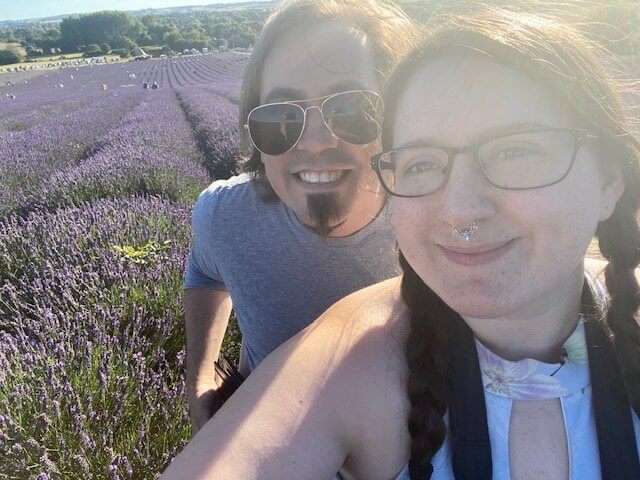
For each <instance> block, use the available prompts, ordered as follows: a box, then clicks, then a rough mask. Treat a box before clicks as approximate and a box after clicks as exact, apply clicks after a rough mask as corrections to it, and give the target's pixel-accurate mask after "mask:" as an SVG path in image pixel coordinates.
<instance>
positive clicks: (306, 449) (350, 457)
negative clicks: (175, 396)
mask: <svg viewBox="0 0 640 480" xmlns="http://www.w3.org/2000/svg"><path fill="white" fill-rule="evenodd" d="M393 280H395V281H396V283H397V280H396V279H393ZM384 283H385V284H386V285H385V284H379V285H382V286H374V287H370V288H369V289H366V290H364V291H361V292H356V293H355V294H353V295H350V296H349V297H347V298H346V299H343V300H342V301H340V302H339V303H338V304H336V305H334V306H332V307H331V308H330V309H329V310H328V311H327V312H325V314H324V315H323V316H322V317H321V318H320V319H318V320H317V321H316V322H314V323H313V324H312V325H310V326H309V327H307V328H306V329H304V330H303V331H301V332H300V333H298V334H297V335H296V336H294V337H293V338H291V339H290V340H288V341H287V342H285V343H284V344H283V345H281V346H280V347H279V348H277V349H276V350H275V351H274V352H272V353H271V354H270V355H268V356H267V358H265V359H264V360H263V362H262V363H261V364H260V365H259V366H258V368H257V369H255V370H254V371H253V372H252V373H251V375H250V376H249V377H248V378H247V380H246V381H245V382H244V383H243V384H242V386H241V387H240V388H239V390H238V391H237V392H236V393H235V394H234V395H233V397H232V398H231V399H230V400H229V401H228V402H227V403H225V404H224V405H223V407H222V408H221V409H220V410H219V411H218V412H217V413H216V415H215V416H214V417H213V418H212V419H211V420H209V422H207V424H206V425H205V426H204V427H203V428H202V429H201V430H200V431H199V432H198V434H197V435H196V436H195V437H194V438H193V439H192V440H191V442H190V443H189V444H188V445H187V446H186V447H185V448H184V450H183V451H182V452H181V453H180V454H179V455H178V456H177V457H176V458H175V459H174V461H173V462H172V463H171V465H170V466H169V468H168V469H167V470H166V472H165V473H164V474H163V476H162V477H161V478H162V480H177V479H184V480H187V479H189V480H198V479H199V480H205V479H207V480H209V479H216V480H232V479H233V480H235V479H238V478H241V479H243V480H282V479H283V478H287V479H289V478H291V479H305V480H326V479H328V478H331V477H332V476H333V475H334V474H335V473H336V472H337V471H338V469H340V468H341V466H342V467H343V468H345V469H346V471H348V472H349V473H350V474H352V475H353V477H354V478H367V479H383V478H392V477H393V475H394V474H395V475H397V472H399V471H400V469H402V467H403V465H404V464H405V463H406V458H405V457H406V456H405V453H406V451H408V447H409V443H408V438H409V436H408V433H407V434H405V431H406V420H405V418H406V415H405V413H404V408H405V407H404V402H405V395H404V393H403V392H404V386H405V381H404V378H405V376H406V375H405V373H403V372H404V371H403V370H402V368H399V367H398V365H400V366H402V365H404V363H402V360H403V356H402V355H403V351H402V349H401V348H398V345H399V344H396V339H397V340H398V341H403V340H402V338H403V336H402V335H400V334H399V333H398V331H396V329H395V328H392V325H394V324H393V322H390V321H389V319H390V317H391V314H392V311H393V307H394V305H395V303H394V302H393V301H392V295H390V294H391V293H393V292H394V291H395V290H392V287H393V285H394V283H392V282H391V281H388V282H384ZM365 305H366V308H365ZM405 437H406V438H405ZM387 438H391V439H393V440H392V441H391V442H388V441H385V439H387Z"/></svg>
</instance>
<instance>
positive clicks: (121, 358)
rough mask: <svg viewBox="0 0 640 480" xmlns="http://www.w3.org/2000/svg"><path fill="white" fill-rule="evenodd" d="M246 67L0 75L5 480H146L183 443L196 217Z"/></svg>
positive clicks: (212, 59)
mask: <svg viewBox="0 0 640 480" xmlns="http://www.w3.org/2000/svg"><path fill="white" fill-rule="evenodd" d="M245 64H246V57H244V56H241V55H238V54H233V53H228V54H218V53H216V54H211V55H200V56H189V57H181V58H179V59H173V58H166V59H159V60H146V61H143V62H130V63H126V64H113V65H105V66H99V67H98V66H96V67H83V68H78V69H75V68H66V69H61V70H54V71H48V72H44V73H42V74H41V75H39V76H37V77H31V78H21V77H17V76H14V77H11V76H10V75H11V74H2V75H0V452H2V453H0V479H40V480H43V479H89V478H99V479H107V478H111V479H125V478H133V479H147V478H149V479H151V478H157V477H159V475H160V473H161V472H162V471H163V470H164V468H165V467H166V466H167V464H168V463H169V462H170V460H171V459H172V458H173V456H174V455H175V454H177V453H178V452H179V451H180V450H181V449H182V447H183V446H184V445H185V444H186V442H187V441H188V439H189V438H190V434H191V431H190V430H191V428H190V423H189V418H188V407H187V403H186V394H185V385H184V378H183V372H184V358H185V352H184V344H185V338H184V322H183V313H182V306H181V303H182V301H181V294H182V279H183V272H184V268H185V265H186V260H187V255H188V247H189V240H190V219H191V209H192V207H193V204H194V202H195V200H196V198H197V195H198V193H199V192H200V191H202V190H203V189H204V188H205V187H206V186H207V185H208V184H209V183H210V182H211V181H212V180H213V179H214V178H222V177H228V176H229V175H232V174H233V173H234V172H235V170H236V165H235V157H236V155H237V153H238V148H239V142H238V134H237V117H238V108H237V102H238V95H239V91H240V81H241V76H242V73H243V71H244V67H245ZM143 82H146V83H147V85H148V87H149V88H148V89H144V88H143ZM154 83H155V84H156V85H157V88H153V86H154ZM232 338H233V337H232ZM224 348H225V349H226V350H227V351H229V352H232V353H233V352H234V351H236V350H237V345H233V344H232V342H231V343H230V342H229V341H228V340H227V342H226V344H225V346H224Z"/></svg>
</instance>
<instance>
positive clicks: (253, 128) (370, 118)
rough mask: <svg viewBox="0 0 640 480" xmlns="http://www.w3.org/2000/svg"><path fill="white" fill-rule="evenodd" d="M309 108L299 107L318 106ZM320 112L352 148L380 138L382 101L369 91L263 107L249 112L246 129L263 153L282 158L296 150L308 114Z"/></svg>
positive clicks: (329, 127)
mask: <svg viewBox="0 0 640 480" xmlns="http://www.w3.org/2000/svg"><path fill="white" fill-rule="evenodd" d="M320 100H322V103H321V104H320V106H318V105H312V106H309V107H306V108H303V107H301V106H300V105H298V104H299V103H309V102H317V101H320ZM311 108H317V109H319V110H320V112H321V113H322V118H323V120H324V123H325V125H326V126H327V128H328V129H329V130H331V132H332V133H333V134H334V135H335V136H336V137H338V138H340V139H342V140H344V141H345V142H347V143H351V144H353V145H365V144H367V143H371V142H373V141H374V140H375V139H376V138H378V136H379V134H380V119H381V115H382V100H381V99H380V96H379V95H378V94H377V93H375V92H372V91H369V90H351V91H348V92H340V93H334V94H332V95H327V96H326V97H318V98H311V99H309V100H295V101H285V102H277V103H267V104H265V105H260V106H258V107H256V108H254V109H253V110H251V111H250V112H249V115H248V116H247V123H246V125H245V126H244V128H245V130H247V131H248V132H249V137H250V138H251V142H252V143H253V145H255V147H256V148H257V149H258V150H259V151H260V152H262V153H265V154H267V155H282V154H283V153H286V152H288V151H289V150H291V149H292V148H293V147H295V146H296V144H297V143H298V141H299V140H300V137H302V132H303V131H304V126H305V123H306V120H307V110H309V109H311Z"/></svg>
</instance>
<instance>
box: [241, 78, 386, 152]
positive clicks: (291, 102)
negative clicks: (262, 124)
mask: <svg viewBox="0 0 640 480" xmlns="http://www.w3.org/2000/svg"><path fill="white" fill-rule="evenodd" d="M347 93H366V94H373V95H374V96H375V97H376V98H377V100H378V102H379V105H380V112H379V114H380V116H382V111H383V109H384V107H383V105H382V97H381V96H380V94H379V93H377V92H374V91H373V90H363V89H360V90H347V91H344V92H336V93H332V94H330V95H325V96H322V97H316V98H308V99H305V100H285V101H282V102H271V103H265V104H263V105H258V106H257V107H254V108H252V109H251V111H250V112H249V113H248V114H247V123H245V124H244V125H243V127H244V130H245V131H246V132H247V133H248V134H249V139H250V140H251V144H252V145H253V146H254V147H255V149H256V150H258V151H259V152H260V153H263V154H265V155H271V156H276V155H284V154H285V153H287V152H290V151H291V150H293V149H294V148H295V146H296V145H297V144H298V142H299V141H300V139H301V138H302V134H303V133H304V129H305V128H306V126H307V110H309V109H311V108H317V109H318V110H319V111H320V116H321V117H322V123H324V126H325V127H326V128H328V129H329V131H330V132H331V134H332V135H333V136H334V137H336V138H339V139H340V140H342V141H343V142H345V143H348V144H349V145H368V144H369V143H371V142H373V141H374V140H375V139H376V138H380V124H378V135H376V137H375V138H374V139H373V140H371V141H370V142H365V143H351V142H349V141H347V140H345V139H344V138H342V137H341V136H340V135H337V134H336V133H335V132H334V131H333V130H332V129H331V127H330V126H329V125H328V124H327V121H326V120H325V119H324V115H323V114H322V108H323V107H324V104H325V103H326V102H327V101H329V100H330V99H332V98H334V97H337V96H338V95H344V94H347ZM318 100H322V103H321V104H320V105H310V106H308V107H306V108H304V107H301V106H300V105H298V104H299V103H308V102H317V101H318ZM271 105H294V106H296V107H298V108H299V109H300V110H302V128H301V129H300V135H298V138H297V139H296V141H295V142H294V143H293V145H292V146H291V147H290V148H289V149H288V150H285V151H284V152H282V153H276V154H274V153H267V152H264V151H262V150H260V148H258V146H257V145H256V142H255V141H254V140H253V136H252V135H251V129H250V128H249V118H250V117H251V114H252V113H253V112H254V111H256V110H258V109H259V108H263V107H268V106H271Z"/></svg>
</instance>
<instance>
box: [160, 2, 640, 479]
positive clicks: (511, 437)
mask: <svg viewBox="0 0 640 480" xmlns="http://www.w3.org/2000/svg"><path fill="white" fill-rule="evenodd" d="M438 22H439V25H438V27H437V28H436V29H434V30H432V31H431V32H430V34H429V35H428V36H427V37H426V38H425V40H424V41H423V42H422V44H421V45H419V46H418V47H417V48H416V49H415V50H414V51H413V52H412V53H411V54H410V55H409V56H408V57H407V58H406V59H405V60H404V61H403V62H402V63H401V65H400V66H399V67H398V68H397V69H396V71H395V72H394V74H393V76H392V78H391V79H390V81H389V86H388V90H387V92H386V95H385V97H386V103H385V105H386V112H385V122H384V125H383V136H382V143H383V153H382V154H381V155H379V156H376V157H374V159H373V161H372V164H373V166H374V168H376V169H377V171H378V173H379V176H380V179H381V181H382V183H383V185H384V186H385V188H386V189H387V190H388V191H389V193H390V194H391V200H390V202H391V213H392V219H393V223H394V227H395V229H396V233H397V237H398V245H399V247H400V251H401V264H402V266H403V269H404V274H403V276H402V278H401V279H392V280H389V281H387V282H384V283H381V284H378V285H375V286H373V287H369V288H367V289H365V290H362V291H360V292H356V293H355V294H353V295H351V296H349V297H347V298H346V299H344V300H342V301H341V302H339V303H338V304H336V305H335V306H333V307H332V308H331V309H329V310H328V311H327V312H326V313H325V314H324V315H323V316H322V317H321V318H320V319H319V320H318V321H317V322H315V323H314V324H313V325H311V326H310V327H309V328H307V329H306V330H304V331H302V332H301V333H300V334H299V335H297V336H296V337H294V338H293V339H291V340H290V341H289V342H287V343H286V344H284V345H283V346H282V347H281V348H279V349H278V350H276V351H275V352H274V353H273V354H272V355H271V356H270V357H269V358H268V359H267V360H266V361H265V362H264V363H263V364H261V366H260V367H259V368H258V369H257V370H256V371H255V372H254V373H252V375H251V376H250V377H249V379H248V380H247V382H246V383H245V384H244V385H243V386H242V387H241V389H240V390H239V391H238V393H237V394H236V395H234V397H233V398H232V399H231V400H230V402H229V403H228V404H226V405H225V406H224V407H223V408H222V409H221V410H220V412H219V413H218V414H217V415H216V416H215V417H214V418H213V419H212V420H211V421H210V422H209V423H208V424H207V425H206V426H205V427H204V429H203V430H202V431H201V432H199V433H198V435H197V436H196V437H195V439H194V440H193V442H192V443H191V444H190V445H188V446H187V448H186V449H185V450H184V452H183V453H182V454H181V455H180V456H179V457H178V458H177V460H176V461H175V462H174V463H173V464H172V467H171V468H170V469H169V471H168V472H167V474H166V477H165V478H215V479H225V478H243V479H250V478H256V479H282V478H287V479H288V478H295V479H298V478H313V479H316V478H317V479H325V478H330V477H331V475H332V474H333V472H335V471H337V470H338V469H340V472H341V475H342V476H343V477H344V478H358V479H367V480H376V479H393V478H397V479H403V480H406V479H411V480H415V479H426V478H432V479H452V478H458V479H460V478H464V479H470V478H473V479H480V478H482V479H489V478H495V479H506V478H517V479H520V478H535V479H538V478H539V479H569V478H571V479H594V478H604V479H607V480H609V479H621V478H640V466H639V464H638V447H639V445H640V443H639V442H638V439H639V438H640V421H639V419H638V412H639V411H640V327H639V326H638V302H639V301H640V298H639V295H638V283H637V281H636V279H635V276H634V272H635V268H636V266H637V265H638V261H639V255H640V249H639V248H638V247H639V242H638V238H639V237H638V225H637V221H636V217H637V213H638V211H637V210H638V203H637V202H638V186H639V185H640V178H639V176H638V160H639V156H640V155H639V150H638V144H637V143H636V142H635V141H634V140H633V139H632V137H631V135H630V134H629V131H628V126H627V124H626V123H625V120H624V116H623V114H622V113H621V107H620V105H619V104H618V103H617V100H616V98H617V92H616V91H615V89H614V88H613V87H612V84H611V82H610V81H609V80H607V77H606V75H605V73H604V72H603V70H602V69H601V68H600V67H599V66H598V64H597V62H595V61H594V59H593V56H592V50H593V47H591V46H590V45H589V44H588V43H587V42H586V41H585V40H584V39H582V37H580V35H578V34H577V33H576V32H574V31H573V30H572V29H571V28H570V27H568V26H566V25H562V24H560V23H554V22H553V21H551V20H548V19H545V18H542V17H534V16H527V15H521V14H515V13H512V12H498V11H491V12H487V13H484V14H478V15H476V16H472V17H466V18H465V17H459V18H454V19H451V20H450V21H448V22H442V21H441V20H439V21H438ZM594 234H595V236H596V237H597V238H598V240H599V245H600V249H601V252H602V255H603V256H604V257H605V258H606V259H607V260H608V262H609V263H608V265H607V266H606V268H605V270H604V276H603V277H604V280H605V283H606V287H607V289H608V292H609V297H608V298H607V297H606V294H605V293H604V290H603V289H602V284H601V283H600V282H599V281H598V280H597V279H595V278H593V277H594V275H592V274H591V272H589V270H587V275H586V281H585V266H584V264H585V260H584V256H585V252H586V250H587V247H588V245H589V243H590V242H591V240H592V238H593V236H594ZM427 285H428V286H427Z"/></svg>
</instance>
